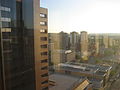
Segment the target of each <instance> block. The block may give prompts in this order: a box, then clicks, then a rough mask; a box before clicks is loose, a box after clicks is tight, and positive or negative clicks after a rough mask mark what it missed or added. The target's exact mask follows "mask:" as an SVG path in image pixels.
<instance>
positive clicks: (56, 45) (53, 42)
mask: <svg viewBox="0 0 120 90" xmlns="http://www.w3.org/2000/svg"><path fill="white" fill-rule="evenodd" d="M49 38H50V43H49V44H50V48H49V49H50V53H51V55H50V58H51V62H52V63H53V64H54V65H58V64H59V63H60V35H59V34H58V33H50V34H49Z"/></svg>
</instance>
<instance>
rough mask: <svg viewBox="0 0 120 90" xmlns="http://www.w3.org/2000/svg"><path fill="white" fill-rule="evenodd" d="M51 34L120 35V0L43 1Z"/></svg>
mask: <svg viewBox="0 0 120 90" xmlns="http://www.w3.org/2000/svg"><path fill="white" fill-rule="evenodd" d="M41 7H45V8H48V31H49V32H60V31H64V32H68V33H69V32H72V31H76V32H81V31H87V32H89V33H120V0H41Z"/></svg>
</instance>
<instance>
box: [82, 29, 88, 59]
mask: <svg viewBox="0 0 120 90" xmlns="http://www.w3.org/2000/svg"><path fill="white" fill-rule="evenodd" d="M80 50H81V51H80V52H81V58H82V59H83V60H88V34H87V32H86V31H82V32H81V34H80Z"/></svg>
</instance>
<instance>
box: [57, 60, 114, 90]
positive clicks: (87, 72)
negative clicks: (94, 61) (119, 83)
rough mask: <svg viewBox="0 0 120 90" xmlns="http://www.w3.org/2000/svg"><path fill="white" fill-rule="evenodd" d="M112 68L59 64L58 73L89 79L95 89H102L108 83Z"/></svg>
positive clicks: (80, 64) (81, 64)
mask: <svg viewBox="0 0 120 90" xmlns="http://www.w3.org/2000/svg"><path fill="white" fill-rule="evenodd" d="M111 68H112V67H111V66H104V65H90V64H83V63H70V62H69V63H65V64H63V63H62V64H59V66H58V68H56V72H59V73H64V74H68V75H74V76H79V77H87V79H88V80H90V81H91V82H92V83H93V86H94V88H95V89H101V88H103V87H104V86H105V85H106V83H107V81H108V78H109V75H110V71H111ZM96 83H97V84H96Z"/></svg>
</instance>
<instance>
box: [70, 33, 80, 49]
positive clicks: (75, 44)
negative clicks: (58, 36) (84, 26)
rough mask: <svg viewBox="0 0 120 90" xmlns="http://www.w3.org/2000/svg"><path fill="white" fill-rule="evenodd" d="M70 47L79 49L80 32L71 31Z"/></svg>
mask: <svg viewBox="0 0 120 90" xmlns="http://www.w3.org/2000/svg"><path fill="white" fill-rule="evenodd" d="M70 49H71V50H72V51H79V34H78V33H77V32H71V33H70Z"/></svg>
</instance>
